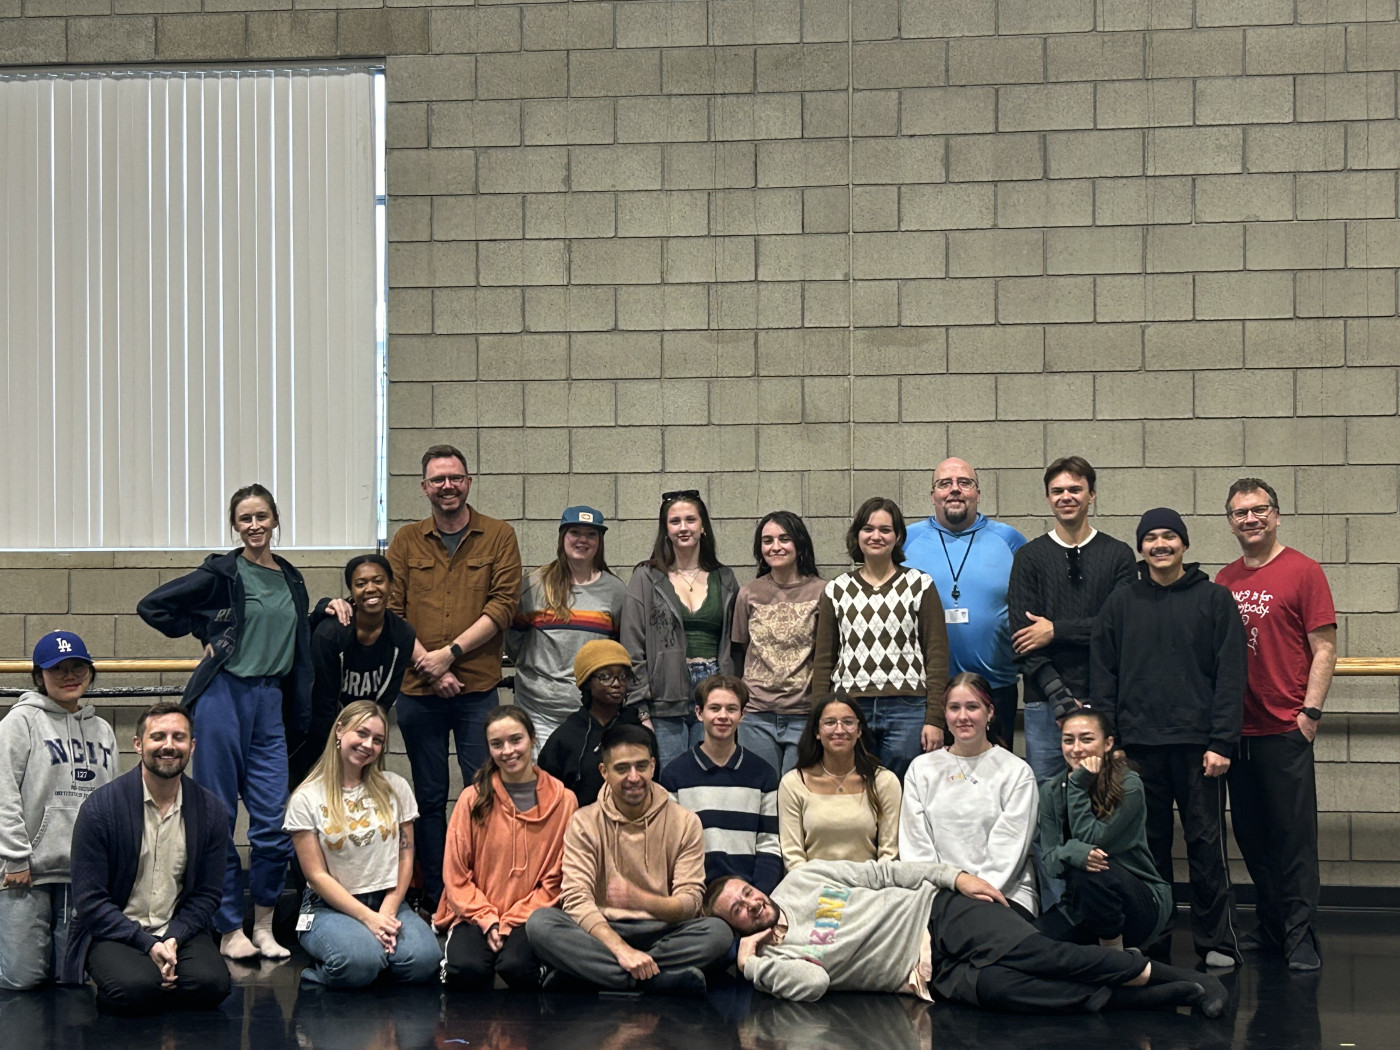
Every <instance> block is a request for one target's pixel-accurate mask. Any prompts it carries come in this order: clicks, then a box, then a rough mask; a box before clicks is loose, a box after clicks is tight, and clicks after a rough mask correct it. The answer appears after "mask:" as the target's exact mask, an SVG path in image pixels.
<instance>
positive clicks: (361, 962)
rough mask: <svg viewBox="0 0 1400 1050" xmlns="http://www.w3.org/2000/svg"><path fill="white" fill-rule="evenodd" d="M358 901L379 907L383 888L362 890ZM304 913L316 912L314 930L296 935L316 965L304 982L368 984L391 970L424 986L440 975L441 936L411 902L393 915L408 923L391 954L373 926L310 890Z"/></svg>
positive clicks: (305, 972) (333, 985)
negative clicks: (416, 910)
mask: <svg viewBox="0 0 1400 1050" xmlns="http://www.w3.org/2000/svg"><path fill="white" fill-rule="evenodd" d="M355 899H356V900H358V901H359V902H360V903H361V904H363V905H365V906H366V907H370V908H374V909H375V910H378V908H379V906H380V905H381V904H383V903H384V891H382V890H381V891H380V892H378V893H362V894H359V895H358V896H356V898H355ZM301 914H302V916H307V915H310V916H312V919H311V928H310V929H309V930H304V931H302V932H301V933H299V934H297V939H298V940H300V941H301V946H302V947H303V948H305V949H306V953H307V954H308V955H310V956H311V958H312V959H314V960H315V961H316V964H317V965H315V966H311V967H307V968H306V969H305V970H303V971H302V973H301V979H302V980H303V981H309V982H310V983H312V984H323V985H325V986H326V987H327V988H363V987H364V986H365V985H367V984H369V983H370V982H371V981H373V980H374V979H375V978H376V977H378V976H379V972H380V971H381V970H388V971H389V973H390V974H391V975H392V976H393V978H394V979H395V980H396V981H401V982H403V983H405V984H424V983H427V982H428V981H434V980H436V979H437V977H438V967H439V966H440V965H441V963H442V952H441V951H440V950H439V949H438V943H437V937H435V936H434V935H433V931H432V929H431V928H430V927H429V926H428V924H427V923H426V922H424V921H423V920H422V919H420V918H419V917H418V914H417V913H416V912H415V911H414V910H413V909H412V908H410V907H409V906H408V905H407V904H400V905H399V910H398V911H397V912H396V913H395V915H394V917H395V918H396V919H398V920H399V922H401V923H403V925H402V926H401V927H400V928H399V937H398V942H397V943H396V944H395V946H394V954H392V955H390V954H389V953H388V952H386V951H385V950H384V946H383V945H382V944H380V943H379V941H378V939H377V938H376V937H375V936H374V934H372V933H370V932H369V927H367V926H366V925H365V924H364V923H362V922H361V921H360V920H359V919H352V918H351V917H350V916H349V915H346V914H345V913H344V912H339V911H336V910H335V909H334V908H332V907H331V906H330V905H329V904H327V903H326V902H325V901H323V900H322V899H321V898H320V897H318V896H317V895H316V894H315V893H313V892H312V891H311V890H307V891H306V895H305V897H303V898H302V903H301ZM302 921H303V922H304V921H305V918H303V919H302Z"/></svg>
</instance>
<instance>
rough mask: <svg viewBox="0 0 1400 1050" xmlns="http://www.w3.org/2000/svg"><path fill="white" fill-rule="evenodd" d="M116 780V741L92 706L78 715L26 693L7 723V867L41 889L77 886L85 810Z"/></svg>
mask: <svg viewBox="0 0 1400 1050" xmlns="http://www.w3.org/2000/svg"><path fill="white" fill-rule="evenodd" d="M116 775H117V737H116V734H115V733H113V732H112V727H111V726H110V725H108V724H107V722H106V720H105V719H102V718H99V717H98V716H97V710H96V708H94V707H93V706H92V704H91V703H84V704H81V705H80V706H79V707H78V710H77V711H76V712H74V713H73V714H69V713H68V712H67V711H65V710H64V709H63V708H62V707H61V706H59V704H58V703H57V702H56V701H54V700H52V699H50V698H49V697H47V696H45V695H44V694H43V693H36V692H34V691H32V690H31V691H29V692H26V693H23V694H21V696H20V698H19V699H18V700H17V701H15V705H14V707H12V708H11V709H10V712H9V714H7V715H6V716H5V717H4V718H3V719H0V862H2V863H3V864H4V866H5V871H6V872H12V871H24V870H25V869H26V868H27V869H28V870H29V876H30V879H31V880H32V881H33V882H34V884H35V885H43V884H45V883H51V882H68V881H70V873H69V856H70V851H71V846H72V840H73V821H74V820H75V819H76V818H77V816H78V807H79V806H81V805H82V804H83V801H84V800H85V799H86V798H87V797H88V795H90V794H92V792H93V791H95V790H96V789H97V788H99V787H101V786H102V785H103V784H106V783H108V782H109V781H111V780H113V779H114V778H115V777H116Z"/></svg>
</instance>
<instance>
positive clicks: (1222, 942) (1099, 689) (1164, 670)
mask: <svg viewBox="0 0 1400 1050" xmlns="http://www.w3.org/2000/svg"><path fill="white" fill-rule="evenodd" d="M1137 545H1138V553H1140V554H1141V555H1142V557H1143V560H1142V561H1141V562H1139V563H1138V579H1137V580H1136V581H1135V582H1134V583H1133V584H1132V585H1131V586H1128V587H1123V588H1120V589H1119V590H1117V591H1115V592H1114V593H1113V594H1111V595H1110V596H1109V598H1108V600H1107V601H1106V602H1105V603H1104V606H1103V609H1102V611H1101V612H1100V613H1099V616H1098V619H1097V620H1096V621H1095V623H1094V630H1093V635H1092V637H1091V640H1090V671H1091V688H1090V692H1091V696H1092V698H1093V699H1092V706H1093V707H1095V708H1097V709H1098V710H1101V711H1103V712H1104V713H1105V714H1107V715H1108V717H1109V719H1110V720H1111V721H1112V722H1113V723H1114V724H1115V726H1116V727H1117V736H1118V740H1119V742H1120V743H1121V744H1122V745H1123V747H1124V749H1125V750H1126V751H1127V753H1128V757H1129V759H1131V760H1132V761H1133V762H1134V763H1135V764H1136V765H1137V767H1138V769H1139V770H1140V771H1141V774H1142V782H1143V787H1144V788H1145V790H1146V793H1147V844H1148V848H1149V849H1150V850H1151V851H1152V859H1153V862H1154V863H1155V864H1156V865H1157V870H1158V872H1159V873H1160V874H1161V876H1162V878H1163V879H1165V880H1166V881H1167V883H1168V884H1170V883H1171V882H1172V834H1173V828H1172V824H1173V821H1172V803H1173V802H1175V803H1176V807H1177V810H1178V811H1179V812H1180V814H1181V826H1182V830H1183V832H1184V834H1185V838H1186V855H1187V858H1188V861H1189V864H1190V883H1191V936H1192V940H1193V941H1194V942H1195V945H1196V953H1197V954H1198V955H1200V956H1201V957H1202V958H1203V959H1204V960H1205V961H1206V964H1207V965H1209V966H1234V965H1235V964H1236V962H1237V961H1238V960H1239V946H1238V939H1237V936H1236V930H1235V914H1234V912H1235V901H1234V894H1233V891H1232V890H1231V888H1230V870H1229V866H1228V863H1227V861H1226V857H1225V841H1224V837H1223V835H1222V831H1221V827H1222V824H1223V821H1224V809H1225V781H1224V775H1225V773H1226V771H1227V770H1229V768H1230V759H1231V758H1232V757H1233V755H1234V753H1235V746H1236V744H1237V743H1238V741H1239V736H1240V721H1241V718H1242V715H1243V705H1244V687H1245V678H1246V665H1245V643H1244V630H1243V628H1241V626H1240V618H1239V612H1238V610H1237V609H1236V608H1235V607H1234V598H1233V597H1232V596H1231V594H1230V592H1229V591H1228V590H1227V589H1226V588H1224V587H1221V586H1220V585H1219V584H1215V583H1212V582H1211V581H1210V577H1208V576H1207V575H1206V574H1205V573H1204V572H1202V571H1201V569H1200V567H1199V566H1198V565H1196V564H1194V563H1193V564H1191V565H1183V564H1182V560H1183V557H1184V555H1185V553H1186V548H1187V547H1189V546H1190V537H1189V536H1188V535H1187V532H1186V523H1185V522H1183V521H1182V520H1181V515H1179V514H1177V512H1176V511H1174V510H1171V509H1169V508H1167V507H1157V508H1155V509H1153V510H1149V511H1148V512H1147V513H1146V514H1144V515H1143V516H1142V520H1141V521H1140V522H1138V527H1137ZM1157 950H1158V951H1162V950H1169V945H1168V944H1165V943H1163V944H1161V945H1159V946H1157Z"/></svg>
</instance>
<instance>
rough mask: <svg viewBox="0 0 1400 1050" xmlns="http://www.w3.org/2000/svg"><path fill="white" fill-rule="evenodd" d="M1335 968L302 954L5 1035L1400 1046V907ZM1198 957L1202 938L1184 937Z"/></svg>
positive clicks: (18, 997)
mask: <svg viewBox="0 0 1400 1050" xmlns="http://www.w3.org/2000/svg"><path fill="white" fill-rule="evenodd" d="M1323 932H1324V936H1323V945H1324V951H1325V952H1326V956H1325V966H1324V969H1323V971H1322V973H1321V974H1313V975H1308V976H1300V975H1297V974H1290V973H1289V972H1288V970H1287V969H1286V967H1284V965H1283V963H1282V962H1281V961H1280V960H1274V959H1267V958H1254V959H1251V960H1250V962H1249V963H1248V964H1247V965H1246V966H1245V967H1244V968H1243V969H1242V970H1241V971H1240V972H1239V973H1238V974H1233V975H1229V976H1227V977H1226V978H1225V982H1226V984H1227V986H1228V987H1230V989H1231V999H1232V1002H1231V1007H1230V1010H1229V1012H1228V1013H1227V1015H1226V1017H1225V1018H1222V1019H1221V1020H1218V1021H1207V1020H1205V1019H1204V1018H1201V1017H1196V1016H1193V1015H1191V1014H1189V1013H1171V1012H1152V1013H1148V1012H1135V1013H1122V1014H1105V1015H1103V1016H1101V1017H1084V1016H1078V1017H1068V1018H1063V1017H1024V1016H1015V1017H1011V1016H1006V1015H997V1014H988V1013H984V1012H982V1011H979V1010H974V1009H970V1008H966V1007H961V1006H956V1005H952V1004H948V1003H938V1004H933V1005H930V1004H928V1003H924V1002H921V1001H919V1000H915V999H911V998H907V997H904V996H884V995H833V996H831V997H829V998H828V999H826V1000H825V1001H823V1002H819V1003H786V1002H781V1001H779V1000H775V999H771V998H769V997H768V996H765V995H761V994H755V993H754V992H753V990H752V989H751V988H750V987H749V986H748V985H747V984H745V983H744V982H742V981H735V980H732V979H731V980H729V981H727V982H724V983H721V984H720V985H718V986H717V987H715V988H713V989H712V991H711V994H710V995H709V996H708V997H707V998H706V999H704V1000H698V1001H674V1000H664V999H657V998H647V997H643V998H638V999H599V998H596V997H589V996H543V995H532V996H516V995H509V994H507V993H504V992H497V993H494V994H491V995H478V996H460V995H454V996H444V995H443V994H441V991H440V990H439V989H437V988H397V987H391V986H385V987H379V986H376V987H372V988H368V989H364V990H362V991H358V992H326V991H322V990H317V989H311V988H307V989H302V988H300V987H299V982H298V976H299V973H300V969H301V965H300V963H301V961H300V960H298V959H296V958H294V959H293V960H292V962H291V963H288V964H285V965H280V966H272V965H264V966H260V967H250V966H242V965H234V964H231V965H230V969H231V971H232V972H233V974H234V977H235V988H234V993H233V995H231V996H230V997H229V999H228V1001H227V1002H226V1003H225V1004H224V1006H223V1008H222V1009H221V1010H219V1011H217V1012H214V1013H206V1014H177V1015H172V1016H168V1017H162V1018H156V1019H149V1020H144V1021H131V1020H121V1019H113V1018H105V1017H99V1016H98V1015H97V1013H96V1011H95V1010H94V1009H93V1005H92V997H91V993H89V992H85V991H82V990H77V989H60V988H49V989H45V990H41V991H39V992H37V993H0V1044H3V1045H4V1046H6V1047H9V1046H15V1047H25V1048H34V1050H47V1048H50V1047H63V1048H65V1050H127V1048H131V1050H136V1048H139V1050H182V1048H198V1050H317V1048H324V1050H481V1048H488V1050H647V1048H656V1050H837V1048H840V1050H851V1048H855V1050H867V1048H868V1050H916V1048H917V1050H1064V1048H1066V1047H1072V1046H1092V1047H1094V1050H1322V1048H1323V1047H1327V1048H1329V1050H1330V1048H1334V1047H1338V1046H1346V1045H1348V1044H1350V1045H1353V1046H1356V1047H1358V1048H1366V1047H1377V1048H1382V1047H1383V1048H1387V1050H1388V1048H1391V1047H1395V1046H1400V1037H1397V1036H1396V1035H1395V1033H1396V1032H1398V1031H1400V996H1397V994H1396V991H1397V982H1396V976H1395V974H1396V960H1397V957H1400V912H1388V913H1370V914H1364V913H1330V914H1327V915H1325V916H1324V918H1323ZM1176 947H1177V954H1178V956H1179V957H1180V958H1183V959H1184V958H1187V957H1189V953H1190V945H1189V940H1188V939H1187V938H1186V937H1185V936H1184V935H1182V937H1181V939H1180V941H1179V943H1178V944H1177V946H1176Z"/></svg>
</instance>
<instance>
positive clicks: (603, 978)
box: [525, 725, 733, 995]
mask: <svg viewBox="0 0 1400 1050" xmlns="http://www.w3.org/2000/svg"><path fill="white" fill-rule="evenodd" d="M602 759H603V761H602V766H603V778H604V780H605V781H606V783H605V784H604V785H603V790H602V792H601V793H600V794H599V795H598V801H597V802H595V803H593V804H592V805H590V806H585V807H583V808H582V809H580V810H579V811H578V812H577V813H576V814H574V817H573V820H572V821H571V822H570V823H569V829H568V831H567V832H566V833H565V835H564V883H563V892H562V894H561V896H560V907H557V908H540V909H539V910H537V911H535V912H533V913H531V915H530V918H529V919H528V920H527V922H526V923H525V932H526V935H527V936H528V937H529V938H530V946H531V947H532V948H533V949H534V951H535V954H536V955H537V956H538V957H539V958H540V959H541V960H542V961H543V962H544V963H545V964H546V965H547V966H549V967H550V968H552V970H553V971H555V972H553V973H550V974H547V975H546V977H545V982H544V989H545V991H557V990H560V989H561V987H564V986H567V978H568V977H573V978H575V979H577V980H579V981H582V982H585V983H586V984H588V985H591V986H596V987H601V988H603V989H609V990H615V991H622V990H633V989H635V990H639V991H646V992H655V993H661V994H676V995H704V994H705V989H706V985H705V975H704V973H703V968H704V967H705V966H708V965H709V964H710V963H712V962H714V961H715V960H717V959H719V958H720V957H721V956H723V955H724V954H725V953H726V952H727V951H728V950H729V946H730V944H731V943H732V941H733V935H732V934H731V933H730V930H729V927H728V926H727V925H726V924H725V923H724V922H722V921H720V920H718V919H713V918H702V917H700V899H701V895H702V894H703V892H704V888H705V845H704V838H703V836H702V833H701V828H700V818H699V817H697V816H696V815H695V814H694V813H691V812H690V811H689V810H686V809H683V808H682V807H681V806H679V805H677V804H676V803H675V802H673V801H671V798H670V796H669V795H667V793H666V791H665V789H664V788H662V787H661V786H660V785H659V784H655V783H653V782H652V775H653V772H654V770H655V768H656V738H655V736H654V735H653V734H652V732H651V730H649V729H647V728H645V727H644V726H633V725H615V726H613V727H612V728H611V729H609V730H608V731H607V732H606V733H604V734H603V741H602ZM560 975H564V976H563V977H561V976H560Z"/></svg>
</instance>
